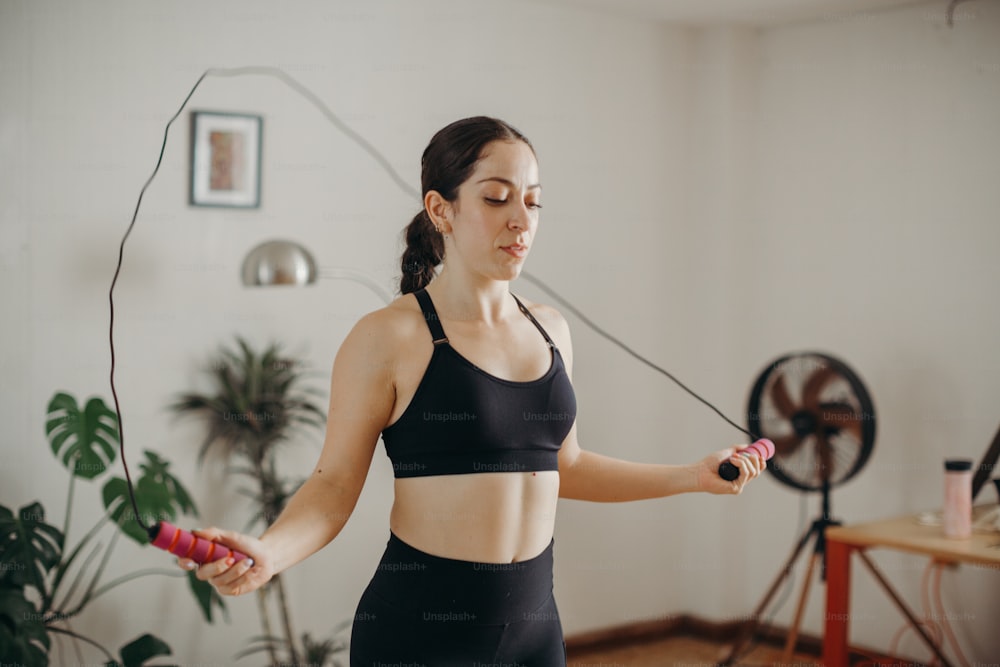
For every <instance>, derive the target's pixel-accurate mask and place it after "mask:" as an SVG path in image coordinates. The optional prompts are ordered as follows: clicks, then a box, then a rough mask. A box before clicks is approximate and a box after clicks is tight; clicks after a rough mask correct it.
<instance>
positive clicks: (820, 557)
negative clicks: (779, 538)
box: [718, 479, 840, 667]
mask: <svg viewBox="0 0 1000 667" xmlns="http://www.w3.org/2000/svg"><path fill="white" fill-rule="evenodd" d="M822 493H823V515H822V516H821V517H820V518H818V519H816V520H815V521H813V522H812V525H811V526H810V527H809V530H807V531H806V532H805V533H804V534H803V535H802V537H801V538H800V539H799V542H798V544H796V546H795V549H793V550H792V555H791V556H789V557H788V560H787V561H786V562H785V565H784V567H783V568H782V569H781V571H780V572H779V573H778V576H777V578H776V579H775V580H774V583H773V584H771V588H769V589H768V591H767V593H766V594H765V595H764V599H763V600H761V602H760V604H759V605H757V608H756V609H755V610H754V612H753V614H752V615H751V616H750V623H749V624H748V626H747V627H746V628H745V629H744V630H743V632H742V633H741V634H740V636H738V637H737V639H736V642H735V643H734V644H733V646H732V648H731V649H730V650H729V654H728V655H727V656H726V658H725V659H724V660H723V661H722V662H720V663H718V667H728V665H731V664H733V662H734V661H735V660H736V656H737V654H738V653H739V652H740V650H741V649H742V648H743V647H744V646H745V645H746V644H747V643H748V642H749V641H750V640H751V639H753V638H754V636H755V635H756V634H757V630H758V629H759V627H760V619H761V618H762V615H763V613H764V610H765V609H767V606H768V605H769V604H770V603H771V598H773V597H774V594H775V593H777V592H778V588H779V587H780V586H781V583H782V582H783V581H784V580H785V578H787V577H788V575H789V574H790V573H791V571H792V567H793V566H794V565H795V561H796V560H797V559H798V557H799V555H800V554H801V553H802V550H803V549H804V548H805V547H806V545H807V544H808V543H809V540H811V539H813V538H814V537H815V539H816V542H815V544H814V546H813V555H812V558H811V559H810V560H809V567H808V569H807V570H806V576H805V579H804V580H803V582H802V593H801V594H800V595H799V604H798V607H796V609H795V620H794V621H793V622H792V627H791V629H790V630H789V634H788V639H787V640H786V642H785V652H784V654H783V657H782V662H785V663H788V662H790V661H791V658H792V653H793V652H794V651H795V644H796V642H797V641H798V636H799V625H800V624H801V622H802V614H803V612H804V611H805V608H806V602H807V601H808V599H809V589H810V587H811V585H812V575H813V570H814V569H815V568H816V563H817V562H819V563H820V565H821V570H820V576H821V579H822V580H823V581H824V582H825V581H826V529H827V527H829V526H839V525H840V522H839V521H835V520H833V519H831V518H830V481H829V480H828V479H826V480H823V488H822Z"/></svg>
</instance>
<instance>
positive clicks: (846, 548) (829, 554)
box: [823, 516, 1000, 667]
mask: <svg viewBox="0 0 1000 667" xmlns="http://www.w3.org/2000/svg"><path fill="white" fill-rule="evenodd" d="M875 547H880V548H887V549H895V550H897V551H905V552H909V553H914V554H920V555H924V556H929V557H930V558H932V559H933V560H935V561H939V562H943V563H975V564H979V565H985V566H987V567H991V568H994V569H997V570H1000V534H998V533H974V534H973V535H972V537H971V538H969V539H967V540H955V539H949V538H947V537H945V536H944V533H943V530H942V528H941V526H939V525H938V526H928V525H923V524H920V523H918V522H917V517H916V516H905V517H898V518H895V519H888V520H885V521H875V522H872V523H865V524H859V525H856V526H834V527H831V528H827V529H826V562H827V583H826V619H825V632H824V634H823V664H824V665H826V667H847V665H848V637H849V632H850V611H851V554H853V553H855V552H857V554H858V555H859V556H860V557H861V560H862V562H863V563H864V564H865V565H866V566H867V567H868V569H869V571H870V572H871V573H872V574H873V576H875V578H876V580H877V581H878V582H879V583H880V584H881V585H882V587H883V589H884V590H885V591H886V593H888V594H889V596H890V597H892V598H893V601H894V602H895V603H896V604H897V606H899V607H900V611H902V612H903V614H904V615H905V616H907V617H908V620H909V621H910V623H911V624H914V629H915V630H917V631H918V634H920V635H921V636H922V637H923V638H924V640H925V641H930V637H928V636H927V635H926V633H925V632H924V631H923V629H922V628H920V627H919V626H917V625H916V621H917V619H916V618H915V617H914V615H913V614H912V612H910V611H909V609H908V608H906V606H905V604H904V603H903V602H902V600H901V599H900V598H899V596H898V595H897V594H896V592H895V591H894V590H893V589H892V587H891V586H890V585H889V582H888V581H886V580H885V578H884V577H883V576H882V574H881V573H879V572H878V570H877V569H876V568H875V567H874V565H873V564H872V562H871V560H870V559H869V558H868V556H867V554H866V553H865V551H866V550H867V549H869V548H875ZM931 648H932V649H934V650H937V651H938V652H939V649H937V648H935V647H934V646H933V642H932V643H931ZM940 657H941V658H942V662H943V663H944V664H948V661H947V660H946V659H944V657H943V656H940Z"/></svg>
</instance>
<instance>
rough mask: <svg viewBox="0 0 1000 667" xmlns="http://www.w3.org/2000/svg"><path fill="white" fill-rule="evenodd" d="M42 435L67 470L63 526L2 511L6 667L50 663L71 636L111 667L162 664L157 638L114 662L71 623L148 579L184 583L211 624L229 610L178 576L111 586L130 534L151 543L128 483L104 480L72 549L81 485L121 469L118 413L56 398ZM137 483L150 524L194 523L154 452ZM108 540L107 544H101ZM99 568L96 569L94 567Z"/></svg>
mask: <svg viewBox="0 0 1000 667" xmlns="http://www.w3.org/2000/svg"><path fill="white" fill-rule="evenodd" d="M45 432H46V434H47V436H48V440H49V444H50V446H51V449H52V453H53V454H54V455H55V456H56V458H58V459H59V461H61V462H62V464H63V465H64V466H65V467H66V469H67V471H69V473H70V475H69V494H68V498H67V501H66V511H65V516H64V517H63V525H62V528H58V527H56V526H54V525H52V524H50V523H48V521H47V519H46V513H45V509H44V507H43V506H42V504H41V503H40V502H37V501H36V502H32V503H29V504H27V505H24V506H22V507H21V508H20V509H19V510H18V511H17V512H16V513H15V512H14V511H12V510H11V509H10V508H8V507H6V506H4V505H0V656H3V658H4V662H12V663H13V664H17V665H24V666H25V667H44V666H46V665H48V664H49V662H50V661H49V652H50V650H51V649H52V638H53V636H56V637H65V638H68V639H69V640H71V641H73V642H76V643H77V647H78V649H79V644H80V643H83V644H87V645H89V646H91V647H95V648H96V649H98V650H99V651H100V652H101V654H102V655H103V656H104V658H105V659H106V662H105V663H104V664H105V665H106V666H108V667H141V666H142V665H146V664H148V663H147V661H148V660H149V659H151V658H154V657H157V656H164V655H170V647H169V646H168V645H167V644H166V643H165V642H164V641H163V640H162V639H159V638H158V637H155V636H153V635H151V634H143V635H141V636H140V637H138V638H136V639H133V640H132V641H130V642H128V643H127V644H125V645H123V646H122V647H121V648H120V649H119V655H118V656H117V657H116V656H113V655H112V654H111V652H110V651H108V649H107V648H105V647H104V646H103V645H102V644H100V643H98V642H97V641H96V640H95V639H93V638H90V637H85V636H83V635H80V634H78V633H76V632H75V631H74V630H72V629H71V628H70V626H69V622H70V621H71V620H72V619H73V618H75V617H77V616H79V615H80V614H81V613H83V612H84V611H85V609H86V608H87V606H88V605H89V604H90V603H91V602H93V601H94V600H95V599H97V598H98V597H100V596H101V595H103V594H105V593H107V592H108V591H110V590H111V589H113V588H116V587H118V586H120V585H122V584H124V583H126V582H128V581H131V580H133V579H137V578H139V577H145V576H149V575H155V574H159V575H165V576H187V578H188V582H189V584H190V586H191V590H192V592H193V594H194V597H195V599H196V600H197V602H198V605H199V606H200V608H201V611H202V614H203V615H204V617H205V619H206V620H207V621H209V622H211V621H212V620H213V607H215V606H219V607H220V609H222V611H223V612H225V607H224V606H223V604H222V600H221V598H219V596H218V595H217V594H216V593H215V592H214V590H213V589H212V588H211V586H209V585H207V584H206V583H204V582H201V581H198V580H197V579H196V578H195V577H194V576H193V575H191V574H188V575H185V574H183V573H180V572H178V570H177V569H176V568H173V569H155V568H153V569H141V570H136V571H133V572H128V573H125V574H122V575H119V576H117V577H115V578H113V579H111V580H110V581H105V578H106V577H105V574H106V572H105V571H106V569H107V564H108V560H109V558H110V555H111V553H112V551H113V550H114V548H115V545H116V543H117V541H118V539H119V538H120V536H122V535H124V536H126V537H127V538H129V539H131V540H133V541H135V542H137V543H139V544H146V543H147V542H148V541H149V539H148V536H147V535H146V532H145V531H144V530H143V529H142V528H141V527H140V526H139V525H138V524H137V523H136V522H135V521H134V520H133V519H134V518H135V516H134V511H133V510H132V506H131V502H130V500H129V495H128V487H127V483H126V481H125V479H124V478H121V477H111V478H110V479H107V481H105V483H104V485H103V489H102V494H101V496H102V501H103V505H104V509H105V511H104V513H103V515H102V516H101V518H100V519H98V521H97V522H96V523H95V524H94V525H93V526H92V527H91V528H90V529H89V530H88V531H87V532H86V533H84V534H83V537H81V538H80V539H79V541H77V542H76V543H75V544H74V545H72V546H70V545H69V544H68V543H67V536H68V534H69V531H70V529H71V527H72V524H71V515H72V510H73V507H74V505H75V494H76V480H77V479H81V480H85V481H94V480H97V479H98V478H99V477H104V476H106V474H107V473H108V468H109V467H110V466H111V465H112V464H113V463H114V462H115V459H116V457H117V453H118V450H117V448H116V445H117V443H118V423H117V419H116V417H115V413H114V412H113V411H111V410H110V409H109V408H108V406H107V405H106V404H105V403H104V401H103V400H101V399H100V398H97V397H95V398H91V399H90V400H88V401H87V403H86V405H84V406H83V407H81V406H80V405H79V404H78V403H77V401H76V399H75V398H74V397H73V396H71V395H69V394H67V393H65V392H59V393H56V394H55V395H54V396H53V397H52V399H51V400H50V401H49V404H48V410H47V417H46V423H45ZM139 470H140V474H139V476H138V479H137V480H136V488H137V504H138V507H139V512H140V513H141V514H142V516H143V518H144V519H149V520H150V521H155V520H160V519H166V520H172V519H175V518H176V517H177V515H178V514H181V513H183V514H190V515H192V516H197V510H196V508H195V505H194V502H193V501H192V500H191V497H190V495H189V494H188V493H187V491H186V490H185V489H184V486H183V485H182V484H181V483H180V481H178V480H177V479H176V478H175V477H173V475H171V474H170V464H169V463H168V462H167V461H165V460H163V459H162V458H160V457H159V456H157V455H156V454H155V453H154V452H152V451H148V450H147V451H146V452H145V460H144V461H142V462H141V463H140V465H139ZM107 532H111V536H110V538H109V539H108V540H107V544H106V546H105V545H104V544H101V543H97V544H95V539H96V538H97V537H98V536H99V535H100V534H102V533H107ZM95 563H96V565H95Z"/></svg>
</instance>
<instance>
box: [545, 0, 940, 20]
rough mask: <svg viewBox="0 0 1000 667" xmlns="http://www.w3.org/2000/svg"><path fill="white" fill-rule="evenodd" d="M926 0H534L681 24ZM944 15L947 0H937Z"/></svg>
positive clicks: (868, 10) (843, 12)
mask: <svg viewBox="0 0 1000 667" xmlns="http://www.w3.org/2000/svg"><path fill="white" fill-rule="evenodd" d="M928 1H929V0H534V2H538V3H541V4H549V5H560V6H563V7H575V8H578V9H592V10H595V11H600V12H605V13H608V14H614V15H617V16H626V17H631V18H637V19H649V20H656V21H668V22H671V23H684V24H696V25H698V24H717V23H741V24H749V25H758V26H767V25H779V24H784V23H794V22H798V21H815V20H817V19H823V18H830V19H833V18H838V19H839V20H845V19H847V18H850V17H851V16H855V17H858V18H859V19H860V18H863V17H864V16H865V15H868V14H874V13H876V12H879V11H881V10H884V9H887V8H890V7H898V6H900V5H911V4H925V3H926V2H928ZM930 1H931V2H933V0H930ZM937 4H940V11H941V16H942V17H943V16H944V12H945V9H946V8H947V6H948V0H939V2H938V3H937Z"/></svg>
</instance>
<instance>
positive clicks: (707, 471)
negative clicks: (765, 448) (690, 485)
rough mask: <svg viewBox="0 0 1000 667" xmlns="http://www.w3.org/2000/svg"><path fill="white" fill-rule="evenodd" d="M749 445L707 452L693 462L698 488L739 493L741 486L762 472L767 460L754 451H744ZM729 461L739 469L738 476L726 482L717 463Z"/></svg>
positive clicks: (718, 492) (715, 492)
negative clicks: (711, 452)
mask: <svg viewBox="0 0 1000 667" xmlns="http://www.w3.org/2000/svg"><path fill="white" fill-rule="evenodd" d="M747 447H749V445H737V446H735V447H727V448H726V449H722V450H719V451H717V452H715V453H714V454H709V455H708V456H706V457H705V458H703V459H702V460H701V461H699V462H698V463H696V464H695V469H696V470H697V474H698V489H699V490H700V491H704V492H706V493H714V494H720V495H723V494H739V493H741V492H742V491H743V487H744V486H746V485H747V483H748V482H749V481H750V480H752V479H753V478H754V477H756V476H757V475H759V474H761V473H762V472H764V469H765V468H766V467H767V462H766V461H764V459H763V458H761V457H760V455H758V454H757V453H756V452H755V451H753V450H750V451H747V452H744V450H746V449H747ZM723 461H729V462H731V463H732V464H733V465H734V466H736V467H737V468H738V469H739V471H740V476H739V477H737V478H736V479H734V480H733V481H731V482H727V481H726V480H724V479H722V478H721V477H720V476H719V465H720V464H721V463H722V462H723Z"/></svg>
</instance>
